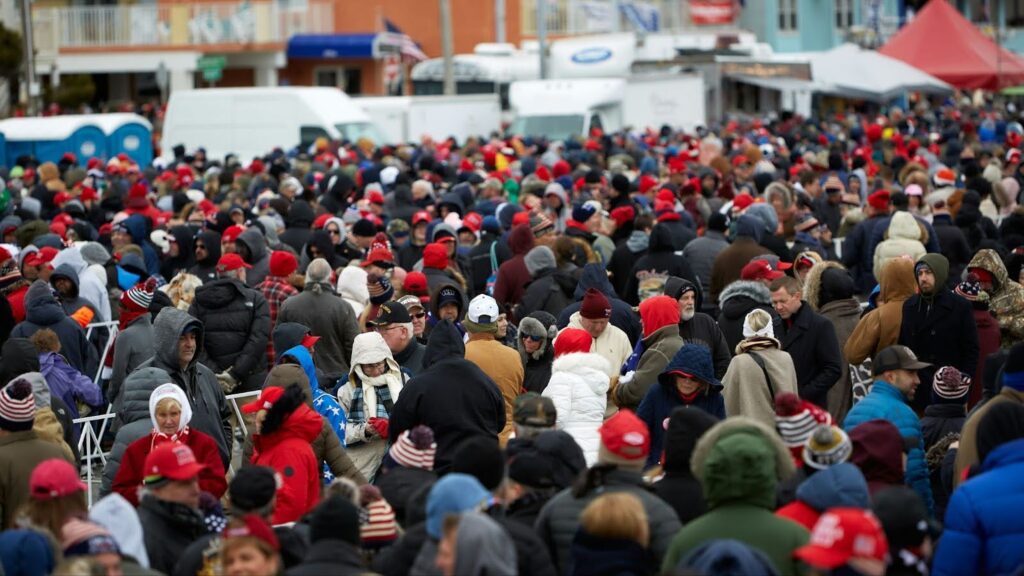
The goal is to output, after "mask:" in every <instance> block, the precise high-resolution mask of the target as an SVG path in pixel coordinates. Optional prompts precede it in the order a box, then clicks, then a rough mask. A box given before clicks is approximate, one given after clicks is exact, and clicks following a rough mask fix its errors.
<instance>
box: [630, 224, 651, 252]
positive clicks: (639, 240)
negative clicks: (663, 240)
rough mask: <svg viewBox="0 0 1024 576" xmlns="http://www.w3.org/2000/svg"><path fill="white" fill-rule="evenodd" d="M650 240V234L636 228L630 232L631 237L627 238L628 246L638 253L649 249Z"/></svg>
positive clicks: (631, 250)
mask: <svg viewBox="0 0 1024 576" xmlns="http://www.w3.org/2000/svg"><path fill="white" fill-rule="evenodd" d="M650 242H651V237H650V235H648V234H646V233H644V232H641V231H639V230H634V231H633V232H631V233H630V235H629V238H627V239H626V247H627V248H629V251H630V252H632V253H634V254H636V253H638V252H643V251H644V250H647V246H648V245H649V244H650Z"/></svg>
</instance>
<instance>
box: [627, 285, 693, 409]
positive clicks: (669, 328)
mask: <svg viewBox="0 0 1024 576" xmlns="http://www.w3.org/2000/svg"><path fill="white" fill-rule="evenodd" d="M640 317H641V318H642V319H643V328H644V339H643V349H644V352H643V355H642V356H640V361H639V362H638V363H637V366H636V372H635V373H633V375H632V376H629V375H628V374H627V376H623V377H622V378H620V379H619V385H618V387H617V388H616V389H615V399H616V403H617V404H618V406H619V408H629V409H631V410H634V409H635V408H636V407H637V406H639V405H640V401H641V400H643V399H644V396H645V395H646V394H647V391H648V390H649V389H650V388H651V386H652V385H653V384H654V383H655V382H656V381H657V380H658V377H659V375H660V374H661V373H662V372H664V371H665V367H666V366H668V363H669V362H670V361H671V360H672V357H673V356H675V355H676V352H677V351H678V350H679V349H680V348H682V347H683V339H682V338H681V337H680V336H679V306H678V304H677V303H676V301H675V300H673V299H672V298H670V297H668V296H654V297H651V298H648V299H647V300H644V301H643V302H642V303H641V304H640Z"/></svg>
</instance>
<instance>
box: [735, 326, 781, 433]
mask: <svg viewBox="0 0 1024 576" xmlns="http://www.w3.org/2000/svg"><path fill="white" fill-rule="evenodd" d="M749 352H755V353H757V354H758V355H759V356H760V357H761V359H762V360H764V367H765V369H766V370H767V371H768V376H769V377H770V378H771V381H772V389H773V391H774V395H773V394H772V392H771V391H769V389H768V383H767V382H765V378H764V372H763V371H762V370H761V367H760V366H758V365H757V362H755V361H754V359H753V357H751V355H750V354H749ZM722 386H723V390H722V395H723V396H724V397H725V413H726V414H727V415H728V416H730V417H732V416H746V417H748V418H752V419H754V420H757V421H758V422H760V423H762V424H764V425H765V426H768V427H770V428H774V427H775V400H774V398H775V397H778V395H779V394H782V393H783V392H792V393H793V394H797V393H798V392H797V384H796V368H795V367H794V366H793V359H792V358H791V357H790V356H789V353H788V352H785V351H783V350H780V349H779V342H778V340H775V339H774V338H772V339H767V338H757V339H753V338H752V339H747V340H743V341H742V342H740V343H739V345H738V346H736V355H735V356H733V357H732V361H730V362H729V369H728V370H726V371H725V376H723V377H722Z"/></svg>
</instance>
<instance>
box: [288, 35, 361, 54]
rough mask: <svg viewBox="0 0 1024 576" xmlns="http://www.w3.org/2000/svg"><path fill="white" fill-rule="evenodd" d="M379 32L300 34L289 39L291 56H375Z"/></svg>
mask: <svg viewBox="0 0 1024 576" xmlns="http://www.w3.org/2000/svg"><path fill="white" fill-rule="evenodd" d="M377 36H378V34H298V35H295V36H292V37H291V39H289V40H288V57H289V58H375V57H376V56H377V51H376V44H377Z"/></svg>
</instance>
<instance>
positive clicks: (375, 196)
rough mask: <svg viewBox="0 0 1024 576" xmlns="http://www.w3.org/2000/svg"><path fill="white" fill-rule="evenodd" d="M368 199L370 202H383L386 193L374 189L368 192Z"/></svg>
mask: <svg viewBox="0 0 1024 576" xmlns="http://www.w3.org/2000/svg"><path fill="white" fill-rule="evenodd" d="M366 199H367V200H368V201H369V202H370V204H383V203H384V195H383V194H381V193H380V192H378V191H377V190H374V191H372V192H370V193H369V194H367V195H366Z"/></svg>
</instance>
